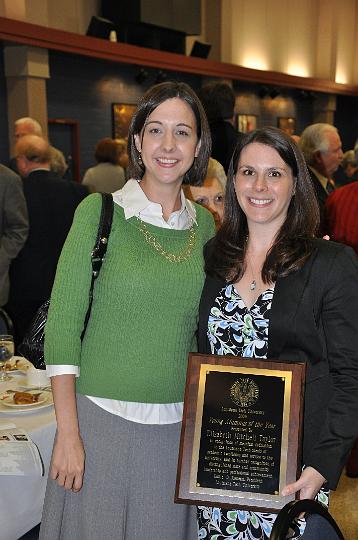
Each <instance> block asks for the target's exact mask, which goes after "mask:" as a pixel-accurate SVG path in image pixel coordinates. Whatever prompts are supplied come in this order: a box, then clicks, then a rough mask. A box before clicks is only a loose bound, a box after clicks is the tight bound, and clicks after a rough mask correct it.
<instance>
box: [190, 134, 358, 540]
mask: <svg viewBox="0 0 358 540" xmlns="http://www.w3.org/2000/svg"><path fill="white" fill-rule="evenodd" d="M318 219H319V218H318V208H317V203H316V200H315V196H314V191H313V187H312V185H311V182H310V179H309V175H308V172H307V168H306V165H305V162H304V159H303V157H302V154H301V152H300V150H299V149H298V147H297V145H296V144H295V142H294V141H292V140H291V139H290V138H289V137H288V136H286V135H285V134H284V133H283V132H282V131H280V130H278V129H276V128H264V129H261V130H257V131H255V132H252V133H250V134H248V135H247V136H246V137H245V138H244V139H243V141H241V142H240V143H239V144H238V147H237V148H236V150H235V153H234V155H233V159H232V163H231V167H230V171H229V175H228V184H227V192H226V202H225V213H224V222H223V226H222V228H221V230H220V231H219V232H218V234H217V236H216V237H215V238H214V239H213V240H211V241H210V242H209V243H208V245H207V246H206V253H205V263H206V273H207V278H206V282H205V286H204V290H203V294H202V300H201V306H200V320H199V350H200V352H203V353H207V354H216V355H227V354H230V355H236V356H244V357H255V358H260V359H266V358H276V359H279V360H282V361H286V362H290V361H292V362H295V361H296V362H297V361H299V362H306V385H305V407H304V433H303V453H302V456H303V459H302V473H301V475H300V477H299V478H298V479H297V481H296V482H294V483H292V484H290V485H287V486H285V488H284V489H283V490H282V493H281V495H282V496H287V495H291V494H293V493H297V494H298V497H299V498H301V499H307V498H308V499H310V498H311V499H313V498H317V499H318V500H319V501H321V502H323V503H325V504H328V498H329V490H330V489H335V488H336V486H337V483H338V480H339V477H340V473H341V470H342V468H343V466H344V463H345V460H346V457H347V454H348V453H349V449H350V447H351V446H352V444H353V441H354V438H355V436H356V435H357V431H358V426H357V422H356V418H357V413H358V361H357V350H358V309H357V306H358V263H357V257H356V255H355V253H354V252H353V250H351V249H350V248H347V247H345V246H343V245H340V244H336V243H334V242H327V241H325V240H319V239H316V238H315V237H314V234H315V231H316V229H317V225H318ZM273 398H274V396H273ZM275 517H276V514H271V513H263V512H254V511H249V510H240V509H238V510H227V509H220V508H209V507H205V506H202V507H199V508H198V524H199V538H200V539H201V538H205V539H210V540H224V539H230V540H267V539H268V538H269V537H270V532H271V529H272V524H273V522H274V520H275ZM320 519H322V518H320V517H319V516H317V517H316V516H315V517H313V516H312V517H310V518H309V519H308V520H307V524H308V525H307V527H306V521H305V520H300V521H297V522H296V523H295V525H294V527H293V531H292V532H291V536H290V538H304V539H305V540H306V539H309V538H318V537H316V536H312V535H311V533H310V529H311V527H313V526H317V520H318V526H320V523H319V520H320ZM324 537H325V539H327V540H328V538H327V537H326V536H324Z"/></svg>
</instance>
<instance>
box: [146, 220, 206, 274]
mask: <svg viewBox="0 0 358 540" xmlns="http://www.w3.org/2000/svg"><path fill="white" fill-rule="evenodd" d="M137 222H138V225H139V230H140V232H141V233H142V234H143V236H144V238H145V240H146V242H147V243H148V244H149V245H150V246H152V247H153V248H154V249H155V250H156V251H157V252H158V253H159V254H160V255H162V256H163V257H165V258H166V259H167V260H168V261H170V262H172V263H180V262H183V261H186V260H188V259H189V257H190V255H191V253H192V251H193V249H194V246H195V241H196V232H195V229H194V223H193V225H192V226H191V227H190V230H189V232H190V234H189V240H188V245H187V246H186V247H185V248H184V249H183V251H182V252H181V253H178V254H177V255H175V254H174V253H169V252H168V251H166V250H165V249H164V248H163V246H162V245H161V243H160V242H159V240H157V238H156V237H155V236H154V234H152V233H151V232H150V231H149V230H148V228H147V226H146V224H145V223H144V221H142V220H141V219H140V217H138V216H137Z"/></svg>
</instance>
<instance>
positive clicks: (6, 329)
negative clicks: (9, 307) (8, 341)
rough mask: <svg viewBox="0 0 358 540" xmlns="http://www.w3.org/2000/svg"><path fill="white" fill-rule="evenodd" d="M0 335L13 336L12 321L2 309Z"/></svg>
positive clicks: (0, 310)
mask: <svg viewBox="0 0 358 540" xmlns="http://www.w3.org/2000/svg"><path fill="white" fill-rule="evenodd" d="M0 334H10V335H14V325H13V323H12V320H11V318H10V316H9V314H8V313H6V311H5V310H4V309H3V308H0Z"/></svg>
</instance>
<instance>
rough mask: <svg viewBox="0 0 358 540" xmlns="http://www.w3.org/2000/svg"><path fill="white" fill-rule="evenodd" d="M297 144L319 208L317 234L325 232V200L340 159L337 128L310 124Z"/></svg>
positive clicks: (340, 147) (340, 149)
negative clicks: (306, 166) (306, 167)
mask: <svg viewBox="0 0 358 540" xmlns="http://www.w3.org/2000/svg"><path fill="white" fill-rule="evenodd" d="M298 144H299V146H300V148H301V150H302V152H303V155H304V158H305V160H306V163H307V165H308V170H309V173H310V176H311V180H312V183H313V187H314V189H315V193H316V197H317V202H318V205H319V210H320V226H319V231H318V234H319V235H323V234H326V232H327V226H326V223H325V208H324V205H325V202H326V199H327V197H328V195H329V194H330V193H331V192H332V191H333V190H334V181H333V174H334V173H335V172H336V170H337V169H338V167H339V165H340V163H341V161H342V159H343V152H342V143H341V139H340V137H339V134H338V131H337V129H336V128H335V127H334V126H332V125H331V124H323V123H318V124H311V125H310V126H308V127H306V129H304V130H303V132H302V134H301V137H300V140H299V143H298Z"/></svg>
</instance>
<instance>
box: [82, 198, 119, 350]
mask: <svg viewBox="0 0 358 540" xmlns="http://www.w3.org/2000/svg"><path fill="white" fill-rule="evenodd" d="M101 195H102V209H101V216H100V218H99V224H98V232H97V238H96V243H95V245H94V247H93V250H92V253H91V263H92V278H91V285H90V289H89V301H88V308H87V313H86V317H85V322H84V325H83V330H82V334H81V340H82V339H83V337H84V335H85V332H86V329H87V325H88V321H89V318H90V316H91V310H92V302H93V288H94V282H95V281H96V279H97V278H98V275H99V272H100V270H101V267H102V264H103V261H104V257H105V255H106V251H107V245H108V239H109V235H110V233H111V228H112V220H113V197H112V195H111V194H110V193H102V194H101Z"/></svg>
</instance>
